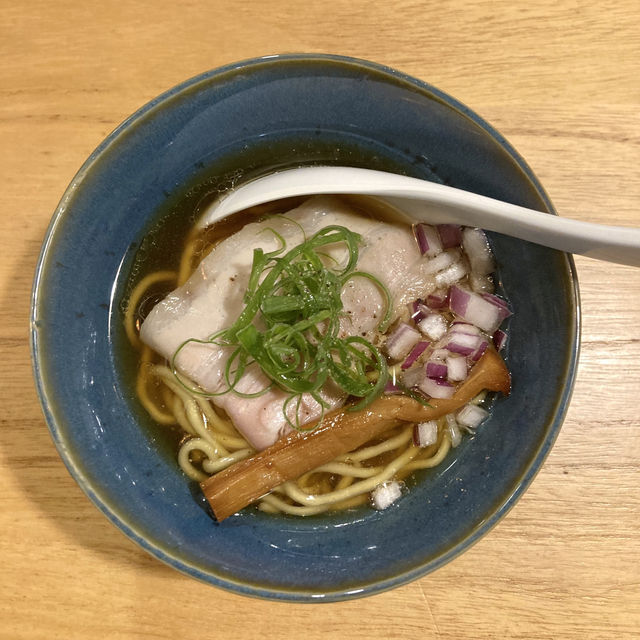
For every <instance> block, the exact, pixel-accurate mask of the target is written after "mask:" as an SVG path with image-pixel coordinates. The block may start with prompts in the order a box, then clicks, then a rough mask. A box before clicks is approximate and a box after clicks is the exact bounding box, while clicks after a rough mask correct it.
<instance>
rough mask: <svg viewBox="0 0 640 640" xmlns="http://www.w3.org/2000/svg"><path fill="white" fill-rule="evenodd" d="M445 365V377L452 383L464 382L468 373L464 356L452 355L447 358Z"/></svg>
mask: <svg viewBox="0 0 640 640" xmlns="http://www.w3.org/2000/svg"><path fill="white" fill-rule="evenodd" d="M445 362H446V364H447V377H448V378H449V380H451V381H452V382H461V381H462V380H466V378H467V375H468V373H469V368H468V365H467V359H466V358H465V357H464V356H454V355H453V354H451V355H449V356H447V359H446V360H445Z"/></svg>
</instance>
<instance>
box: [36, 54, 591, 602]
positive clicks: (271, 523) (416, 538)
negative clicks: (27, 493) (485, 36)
mask: <svg viewBox="0 0 640 640" xmlns="http://www.w3.org/2000/svg"><path fill="white" fill-rule="evenodd" d="M304 164H336V165H350V166H361V167H368V168H373V169H382V170H387V171H394V172H398V173H404V174H407V175H411V176H414V177H419V178H424V179H427V180H435V181H439V182H443V183H446V184H451V185H453V186H455V187H458V188H461V189H467V190H470V191H474V192H477V193H480V194H483V195H485V196H490V197H493V198H498V199H502V200H506V201H509V202H513V203H515V204H519V205H522V206H525V207H530V208H533V209H539V210H544V211H548V212H550V213H553V210H552V206H551V203H550V202H549V200H548V198H547V196H546V195H545V193H544V191H543V189H542V186H541V185H540V183H539V182H538V180H537V179H536V177H535V176H534V175H533V173H532V171H531V170H530V169H529V167H528V166H527V165H526V163H525V161H524V160H523V159H522V158H521V157H520V156H519V155H518V154H517V153H516V151H515V150H514V149H513V148H512V147H511V146H510V145H509V143H508V142H507V141H506V140H505V139H504V138H503V137H502V136H501V135H500V134H499V133H498V132H497V131H496V130H495V129H493V128H492V127H491V126H490V125H489V124H487V123H486V122H484V121H483V120H482V119H481V118H480V117H479V116H477V115H476V114H474V113H473V112H472V111H470V110H469V109H468V108H467V107H465V106H464V105H462V104H461V103H459V102H458V101H456V100H455V99H453V98H451V97H449V96H447V95H445V94H444V93H442V92H441V91H439V90H438V89H436V88H434V87H432V86H429V85H428V84H425V83H424V82H421V81H419V80H416V79H413V78H411V77H408V76H406V75H404V74H402V73H399V72H397V71H394V70H392V69H388V68H385V67H381V66H379V65H377V64H373V63H370V62H366V61H362V60H355V59H349V58H342V57H334V56H319V55H295V56H291V55H284V56H272V57H268V58H262V59H256V60H250V61H246V62H241V63H238V64H233V65H230V66H226V67H224V68H221V69H217V70H215V71H211V72H208V73H205V74H203V75H200V76H198V77H196V78H193V79H191V80H189V81H187V82H185V83H183V84H181V85H179V86H177V87H175V88H174V89H171V90H170V91H168V92H166V93H165V94H163V95H161V96H160V97H158V98H156V99H155V100H153V101H151V102H150V103H149V104H147V105H146V106H144V107H143V108H141V109H140V110H139V111H138V112H136V113H135V114H134V115H132V116H131V117H130V118H129V119H128V120H126V121H125V122H124V123H123V124H122V125H121V126H120V127H118V128H117V129H116V130H115V131H114V132H113V133H112V134H111V135H110V136H109V137H108V138H107V139H106V140H105V141H104V142H103V143H102V144H101V145H100V146H99V147H98V148H97V149H96V150H95V151H94V153H93V154H92V155H91V156H90V157H89V158H88V160H87V161H86V163H85V164H84V166H83V167H82V168H81V169H80V171H79V172H78V174H77V176H76V177H75V178H74V180H73V182H72V183H71V185H70V186H69V188H68V189H67V191H66V193H65V194H64V196H63V198H62V201H61V202H60V204H59V206H58V208H57V210H56V212H55V214H54V216H53V219H52V222H51V225H50V228H49V230H48V232H47V236H46V239H45V241H44V245H43V249H42V253H41V257H40V261H39V264H38V268H37V273H36V277H35V283H34V289H33V301H32V333H31V336H32V356H33V366H34V373H35V379H36V384H37V388H38V391H39V395H40V399H41V403H42V407H43V410H44V414H45V416H46V420H47V423H48V425H49V429H50V431H51V434H52V437H53V440H54V442H55V445H56V447H57V448H58V451H59V452H60V456H61V458H62V460H63V461H64V463H65V464H66V465H67V467H68V469H69V471H70V472H71V474H72V475H73V477H74V478H75V480H76V481H77V482H78V484H79V485H80V486H81V487H82V489H83V490H84V491H85V492H86V494H87V495H88V497H89V498H90V499H91V500H92V501H93V502H94V503H95V505H96V506H97V507H98V508H99V509H100V510H101V511H102V512H103V513H104V514H105V515H106V516H107V518H109V519H110V520H111V521H112V522H113V523H114V524H115V525H116V526H117V527H119V528H120V529H121V530H122V531H123V532H124V533H125V534H126V535H127V536H129V537H130V538H131V539H132V540H134V541H135V542H136V543H138V544H139V545H140V546H141V547H142V548H143V549H145V550H147V551H149V552H150V553H151V554H153V555H154V556H156V557H157V558H158V559H160V560H162V561H163V562H165V563H167V564H168V565H170V566H172V567H174V568H175V569H178V570H179V571H182V572H183V573H185V574H187V575H189V576H192V577H194V578H197V579H200V580H203V581H205V582H208V583H210V584H212V585H215V586H218V587H222V588H225V589H229V590H231V591H234V592H237V593H241V594H246V595H252V596H259V597H264V598H271V599H276V600H289V601H302V602H314V601H316V602H317V601H335V600H343V599H348V598H354V597H360V596H364V595H370V594H374V593H377V592H380V591H382V590H385V589H389V588H392V587H395V586H398V585H401V584H403V583H406V582H409V581H411V580H414V579H416V578H419V577H421V576H424V575H425V574H427V573H429V572H430V571H433V570H435V569H437V568H438V567H440V566H442V565H443V564H445V563H446V562H448V561H450V560H451V559H453V558H454V557H455V556H457V555H458V554H459V553H461V552H462V551H464V550H465V549H467V548H468V547H469V546H470V545H472V544H473V543H474V542H475V541H477V540H478V539H479V538H480V537H481V536H482V535H484V534H485V533H487V532H488V531H489V530H490V529H491V527H493V526H494V525H495V524H496V523H497V522H498V521H499V520H500V518H502V517H503V516H504V515H505V513H506V512H507V511H508V510H509V508H510V507H511V506H512V505H513V504H514V503H515V502H516V500H517V499H518V498H519V496H521V495H522V493H523V491H524V490H525V489H526V487H527V486H528V485H529V483H530V482H531V481H532V479H533V477H534V475H535V474H536V472H537V471H538V470H539V468H540V466H541V465H542V462H543V460H544V458H545V456H546V454H547V453H548V451H549V449H550V447H551V446H552V444H553V441H554V439H555V437H556V435H557V433H558V430H559V429H560V425H561V422H562V419H563V416H564V414H565V411H566V409H567V404H568V401H569V396H570V393H571V388H572V385H573V380H574V376H575V370H576V361H577V353H578V340H579V337H578V334H579V331H578V329H579V310H578V294H577V283H576V279H575V274H574V266H573V262H572V259H571V257H570V256H567V255H565V254H563V253H560V252H557V251H553V250H550V249H546V248H544V247H541V246H537V245H534V244H529V243H526V242H523V241H520V240H516V239H513V238H509V237H506V236H502V235H499V234H489V238H490V242H491V244H492V246H493V250H494V253H495V256H496V260H497V263H498V267H499V271H498V274H499V283H498V284H499V287H500V291H502V292H504V293H505V295H506V296H507V297H508V298H509V300H510V302H511V305H512V307H513V309H514V312H515V313H514V315H513V317H512V318H511V319H510V326H509V327H508V333H509V340H508V343H507V346H506V349H505V351H504V355H505V358H506V360H507V363H508V366H509V369H510V371H511V374H512V381H513V391H512V393H511V395H510V396H509V397H508V398H498V399H496V401H495V402H494V404H493V408H492V412H491V415H490V418H489V419H488V420H487V421H486V422H485V423H484V424H483V425H482V426H481V427H480V428H479V429H478V432H477V434H476V435H475V436H474V437H472V438H466V439H465V440H464V441H463V443H462V444H461V445H460V446H459V447H458V448H457V449H456V450H455V451H453V452H450V453H449V455H448V457H447V458H446V460H445V461H444V463H443V464H442V465H440V466H439V467H437V468H435V469H432V470H429V471H426V472H423V473H422V474H419V475H418V476H416V479H415V482H414V483H413V486H412V488H411V490H410V491H408V492H407V493H406V495H403V497H402V498H401V499H400V500H399V501H398V502H397V503H395V504H394V505H392V507H390V508H388V509H386V510H384V511H375V510H373V509H370V508H368V507H359V508H355V509H352V510H348V511H343V512H337V513H333V514H329V515H321V516H320V515H319V516H312V517H307V518H296V517H291V516H276V515H269V514H266V513H262V512H260V511H258V510H256V509H253V508H248V509H245V510H244V511H242V512H241V513H239V514H237V515H235V516H233V517H231V518H229V519H227V520H225V521H223V522H221V523H217V522H216V521H215V520H214V519H212V517H211V515H210V513H209V511H208V510H207V508H206V507H205V504H204V502H203V499H202V497H201V495H200V492H199V490H198V487H197V485H195V483H193V482H191V481H189V480H188V478H187V477H186V476H185V475H184V474H183V473H182V472H181V471H180V469H179V467H178V464H177V462H176V460H175V457H176V455H175V454H176V452H175V451H174V450H173V449H172V444H171V442H170V441H169V439H168V438H167V437H166V434H165V433H163V430H162V428H161V427H159V426H156V425H154V424H153V422H152V420H151V419H150V418H149V417H148V416H147V415H146V414H145V412H144V411H143V410H142V407H141V406H140V403H139V402H138V399H137V397H136V394H135V389H134V385H133V380H134V377H133V374H132V370H133V369H135V366H136V363H135V359H134V358H133V357H132V354H131V352H130V351H129V350H128V349H127V341H126V337H125V332H124V327H123V300H125V298H126V294H127V288H128V287H129V283H130V281H131V278H132V277H133V275H135V274H133V275H132V270H134V265H135V264H136V261H137V260H139V259H140V256H141V254H144V252H145V251H150V250H154V247H155V249H157V246H155V244H154V243H157V242H160V240H159V238H161V237H162V233H164V234H165V237H166V235H167V234H169V237H171V236H170V234H171V233H172V232H173V231H174V230H178V229H184V228H185V227H187V226H189V225H191V224H193V221H194V219H195V215H196V214H197V210H198V207H199V206H200V204H201V203H202V202H203V199H206V198H207V197H209V196H210V194H211V193H217V192H220V191H224V190H225V189H227V188H229V187H230V186H233V185H234V184H237V183H238V182H241V181H242V180H244V179H248V178H250V177H252V176H255V175H260V174H264V173H267V172H269V171H273V170H276V169H278V168H282V167H291V166H299V165H304ZM163 230H164V231H163ZM176 233H177V231H176ZM541 372H542V373H541Z"/></svg>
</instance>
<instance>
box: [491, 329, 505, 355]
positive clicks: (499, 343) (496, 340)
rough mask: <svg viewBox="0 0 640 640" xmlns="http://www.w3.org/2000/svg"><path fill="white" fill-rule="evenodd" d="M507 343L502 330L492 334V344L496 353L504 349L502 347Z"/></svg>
mask: <svg viewBox="0 0 640 640" xmlns="http://www.w3.org/2000/svg"><path fill="white" fill-rule="evenodd" d="M506 341H507V334H506V333H505V332H504V331H502V329H498V330H497V331H496V332H495V333H494V334H493V344H494V345H495V347H496V349H497V350H498V351H501V350H502V349H503V348H504V345H505V343H506Z"/></svg>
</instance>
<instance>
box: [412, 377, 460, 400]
mask: <svg viewBox="0 0 640 640" xmlns="http://www.w3.org/2000/svg"><path fill="white" fill-rule="evenodd" d="M418 388H419V389H420V391H422V392H423V393H426V394H427V395H428V396H429V397H431V398H451V397H452V396H453V394H454V393H455V391H456V388H455V386H454V385H452V384H451V383H450V382H447V381H446V380H439V379H436V378H425V379H424V380H423V381H422V382H421V383H420V384H419V385H418Z"/></svg>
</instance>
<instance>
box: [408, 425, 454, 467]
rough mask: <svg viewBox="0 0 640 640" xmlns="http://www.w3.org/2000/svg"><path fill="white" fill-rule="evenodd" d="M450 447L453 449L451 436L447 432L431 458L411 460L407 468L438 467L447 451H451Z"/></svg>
mask: <svg viewBox="0 0 640 640" xmlns="http://www.w3.org/2000/svg"><path fill="white" fill-rule="evenodd" d="M449 449H451V440H450V439H449V436H448V435H447V434H445V435H444V437H443V438H442V442H441V443H440V448H439V449H438V450H437V451H436V453H435V454H434V455H433V456H432V457H431V458H426V459H421V460H414V461H413V462H410V463H409V464H408V465H407V466H406V467H405V469H407V470H409V471H413V470H415V469H431V468H432V467H437V466H438V465H439V464H440V463H441V462H442V461H443V460H444V459H445V457H446V455H447V453H449Z"/></svg>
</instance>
